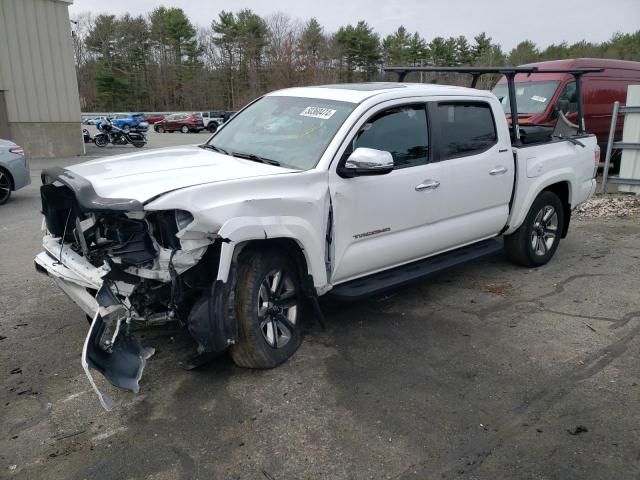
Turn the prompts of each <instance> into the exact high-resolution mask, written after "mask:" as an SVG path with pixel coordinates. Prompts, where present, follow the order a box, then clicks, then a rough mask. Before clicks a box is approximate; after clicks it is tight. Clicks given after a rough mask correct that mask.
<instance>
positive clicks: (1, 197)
mask: <svg viewBox="0 0 640 480" xmlns="http://www.w3.org/2000/svg"><path fill="white" fill-rule="evenodd" d="M11 190H13V179H12V178H11V175H10V174H9V172H7V171H6V170H5V169H4V168H0V205H4V204H5V203H7V202H8V201H9V199H10V198H11Z"/></svg>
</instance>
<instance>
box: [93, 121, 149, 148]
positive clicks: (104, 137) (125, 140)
mask: <svg viewBox="0 0 640 480" xmlns="http://www.w3.org/2000/svg"><path fill="white" fill-rule="evenodd" d="M97 127H98V130H99V131H100V133H98V134H97V135H96V136H95V137H93V142H94V143H95V144H96V145H97V146H98V147H106V146H107V145H108V144H109V143H111V144H113V145H127V144H129V143H130V144H131V145H133V146H134V147H136V148H142V147H144V146H145V145H146V143H147V137H146V136H145V135H144V133H140V132H131V131H130V132H125V131H124V130H122V129H120V128H118V127H116V126H115V125H113V124H112V123H111V122H109V121H105V122H102V123H100V124H99V125H97Z"/></svg>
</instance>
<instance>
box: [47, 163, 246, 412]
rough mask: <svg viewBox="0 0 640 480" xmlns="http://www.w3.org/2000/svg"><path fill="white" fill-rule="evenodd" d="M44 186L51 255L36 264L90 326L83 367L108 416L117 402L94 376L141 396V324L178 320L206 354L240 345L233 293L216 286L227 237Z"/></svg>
mask: <svg viewBox="0 0 640 480" xmlns="http://www.w3.org/2000/svg"><path fill="white" fill-rule="evenodd" d="M45 172H46V171H45ZM43 183H44V184H43V185H42V187H41V197H42V213H43V215H44V226H43V227H46V231H45V237H44V241H43V246H44V247H45V252H42V253H41V254H40V255H38V256H37V257H36V259H35V261H36V268H37V269H38V270H39V271H42V272H43V273H47V274H49V275H50V276H51V277H52V278H53V279H54V281H55V282H56V283H57V284H58V286H60V288H62V290H63V291H64V292H65V293H66V294H67V295H68V296H69V297H71V299H72V300H74V301H75V302H76V303H77V304H78V305H79V306H80V307H81V308H82V309H83V310H84V311H85V313H86V314H87V316H88V317H89V318H91V327H90V329H89V332H88V335H87V338H86V340H85V345H84V349H83V355H82V365H83V367H84V369H85V372H86V373H87V375H88V377H89V380H90V382H91V384H92V386H93V387H94V389H95V390H96V392H97V393H98V396H99V397H100V401H101V403H102V405H103V406H104V407H105V408H106V409H111V408H112V407H113V406H114V405H115V402H114V401H113V400H111V399H110V398H109V397H108V396H107V395H105V394H104V393H102V392H101V391H100V390H99V388H98V387H97V386H96V384H95V382H94V379H93V378H92V376H91V372H90V369H92V370H97V371H99V372H100V373H102V374H103V375H104V377H105V378H106V379H107V380H109V382H111V383H112V384H113V385H115V386H117V387H121V388H126V389H128V390H131V391H134V392H137V391H138V389H139V385H138V382H139V380H140V378H141V375H142V371H143V369H144V366H145V363H146V360H147V359H148V358H149V357H150V356H151V355H152V354H153V349H151V348H148V347H144V346H143V345H142V344H141V342H140V340H139V339H138V338H136V336H135V334H134V333H132V324H134V323H143V324H145V325H153V324H166V323H168V322H177V323H178V324H179V325H180V326H183V327H188V329H189V332H190V333H191V335H192V337H193V338H194V340H196V343H197V348H196V351H197V353H199V354H204V353H207V352H220V351H222V350H224V349H225V348H227V347H228V345H229V344H231V343H233V341H234V338H235V335H236V332H235V328H234V323H233V321H232V320H233V319H232V318H229V316H230V315H231V316H232V313H230V310H232V309H229V308H227V300H228V298H229V295H230V292H231V291H232V287H233V285H232V282H230V281H228V282H226V283H223V282H220V281H219V280H216V274H217V271H218V264H219V259H220V247H221V244H222V243H223V239H221V238H219V237H218V236H217V235H215V234H212V233H206V232H205V233H202V232H188V228H187V227H188V226H189V225H190V224H192V222H193V220H194V218H193V216H192V215H191V214H190V213H189V212H186V211H183V210H168V211H145V210H143V209H141V208H133V209H131V210H130V211H129V210H128V209H127V204H126V203H125V204H124V205H110V206H109V207H107V206H103V205H100V203H99V202H97V201H95V200H92V201H91V202H88V201H87V200H86V199H84V202H81V201H79V197H80V196H81V195H82V194H83V192H81V191H79V189H78V188H77V187H76V186H75V185H73V184H70V182H68V181H65V178H64V177H63V176H54V177H53V178H45V174H43ZM74 187H76V188H74ZM84 193H86V192H84ZM129 206H130V205H129ZM230 280H231V279H230Z"/></svg>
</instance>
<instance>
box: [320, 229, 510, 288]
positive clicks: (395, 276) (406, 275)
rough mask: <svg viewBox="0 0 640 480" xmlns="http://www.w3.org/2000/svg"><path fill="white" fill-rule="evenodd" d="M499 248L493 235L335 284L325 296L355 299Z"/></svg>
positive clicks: (493, 251) (500, 248) (482, 255)
mask: <svg viewBox="0 0 640 480" xmlns="http://www.w3.org/2000/svg"><path fill="white" fill-rule="evenodd" d="M500 250H502V243H501V242H498V241H497V240H495V239H489V240H483V241H482V242H478V243H474V244H472V245H467V246H466V247H461V248H458V249H456V250H452V251H450V252H445V253H441V254H440V255H436V256H435V257H429V258H425V259H424V260H418V261H417V262H413V263H409V264H407V265H402V266H401V267H396V268H392V269H390V270H385V271H384V272H379V273H374V274H373V275H371V276H368V277H364V278H358V279H356V280H351V281H350V282H346V283H342V284H340V285H337V286H335V287H334V288H333V289H332V290H331V291H330V292H329V293H328V296H330V297H331V298H335V299H336V300H356V299H358V298H361V297H365V296H368V295H373V294H376V293H381V292H383V291H385V290H389V289H391V288H396V287H399V286H401V285H405V284H407V283H411V282H414V281H416V280H419V279H421V278H424V277H426V276H429V275H432V274H434V273H437V272H440V271H442V270H445V269H447V268H450V267H454V266H456V265H460V264H461V263H465V262H468V261H470V260H474V259H476V258H480V257H484V256H485V255H490V254H492V253H496V252H498V251H500Z"/></svg>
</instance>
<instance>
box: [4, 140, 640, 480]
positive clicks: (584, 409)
mask: <svg viewBox="0 0 640 480" xmlns="http://www.w3.org/2000/svg"><path fill="white" fill-rule="evenodd" d="M206 137H207V135H206V134H201V135H182V134H179V133H175V134H172V135H169V134H165V135H163V136H159V135H157V134H154V133H151V134H150V145H154V146H158V145H160V144H161V143H162V142H167V143H171V142H174V143H175V142H183V141H184V142H186V143H195V142H198V141H203V140H204V139H206ZM170 138H173V139H174V140H171V139H170ZM96 150H97V149H95V147H94V148H93V149H91V150H90V151H89V153H91V154H95V151H96ZM114 151H118V152H126V151H131V152H133V151H134V150H133V148H125V147H122V148H109V149H106V151H105V152H104V153H112V152H114ZM56 163H62V164H69V163H74V161H72V160H61V161H59V162H56ZM44 164H45V162H42V161H40V162H33V163H32V169H33V171H32V174H33V180H34V184H33V185H31V186H30V187H29V188H27V189H25V190H22V191H20V192H17V193H16V195H15V197H14V198H13V199H12V201H11V202H10V203H9V204H7V205H5V206H3V207H0V218H1V219H2V221H1V222H0V242H1V244H2V246H3V248H2V249H0V265H1V267H0V292H2V293H1V298H2V309H1V310H0V367H1V372H2V386H1V388H0V408H1V410H0V411H1V416H0V478H29V479H31V478H47V479H54V478H65V479H84V478H121V479H133V478H136V479H142V478H148V479H174V478H184V479H192V478H201V479H263V480H264V479H275V480H284V479H321V478H322V479H347V478H348V479H369V478H373V479H413V478H415V479H427V478H429V479H432V478H434V479H441V478H449V479H451V478H465V479H467V478H468V479H471V478H473V479H492V480H493V479H503V478H504V479H506V478H509V479H511V478H513V479H562V480H570V479H580V480H584V479H613V478H615V479H631V478H639V477H640V414H639V407H640V404H639V401H640V370H639V369H638V365H639V361H640V335H639V333H640V295H639V292H640V275H639V274H638V272H639V271H640V223H639V218H640V217H638V216H637V215H630V216H628V217H626V218H582V219H578V220H576V221H575V223H574V224H573V225H572V228H571V231H570V235H569V237H568V238H567V239H566V240H564V241H563V242H562V243H561V245H560V248H559V250H558V252H557V254H556V256H555V258H554V259H553V261H552V262H551V263H550V264H549V265H547V266H545V267H543V268H539V269H534V270H526V269H522V268H518V267H515V266H513V265H511V264H509V263H508V262H507V261H506V260H505V259H504V258H503V257H502V256H499V255H498V256H494V257H490V258H486V259H484V260H481V261H477V262H475V263H472V264H469V265H466V266H463V267H460V268H456V269H453V270H450V271H447V272H445V273H442V274H440V275H438V276H436V277H434V278H432V279H430V280H427V281H423V282H421V283H418V284H415V285H413V286H411V287H407V288H404V289H401V290H399V291H395V292H392V293H390V294H388V295H385V296H381V297H377V298H373V299H371V300H369V301H363V302H359V303H355V304H351V305H347V306H344V307H341V308H337V309H335V308H334V309H333V310H332V311H331V313H329V314H328V316H327V317H328V318H327V323H328V325H327V330H326V331H323V330H322V329H320V327H319V326H318V325H317V323H314V322H313V318H312V317H311V318H309V323H308V325H307V333H306V340H305V342H304V343H303V345H302V347H301V349H300V350H299V352H298V353H297V354H296V355H295V356H294V357H293V358H292V359H291V360H290V361H289V362H287V363H286V364H285V365H283V366H281V367H280V368H277V369H275V370H269V371H250V370H243V369H240V368H238V367H235V366H234V365H233V363H232V362H231V360H230V359H229V358H228V357H226V356H225V357H222V358H221V359H219V360H217V361H215V362H214V363H213V364H211V365H209V366H207V367H205V368H202V369H200V370H197V371H191V372H188V371H184V370H183V369H182V368H181V362H182V361H183V358H184V354H185V352H186V351H187V348H188V347H189V346H190V341H189V338H188V337H187V336H186V334H184V333H183V332H180V331H175V330H172V329H170V328H164V329H161V330H147V331H145V332H142V333H143V334H144V336H145V342H146V344H148V345H150V346H153V347H155V348H156V354H155V356H153V357H152V358H151V359H150V360H149V363H148V366H147V369H146V370H145V374H144V376H143V378H142V382H141V392H140V393H139V394H138V395H134V394H130V393H127V392H122V391H115V392H113V391H111V392H112V393H113V395H114V396H115V397H116V398H117V399H119V400H121V401H122V405H121V407H120V408H118V409H117V410H115V411H113V412H105V411H103V410H102V408H101V407H100V404H99V403H98V400H97V398H96V396H95V395H94V393H93V392H92V391H91V388H90V386H89V383H88V381H87V379H86V377H85V375H84V373H83V371H82V368H81V366H80V352H81V348H82V344H83V340H84V337H85V334H86V330H87V322H86V320H85V318H84V315H83V314H82V313H81V312H80V310H79V309H77V308H76V307H75V306H74V305H72V303H71V301H70V300H68V299H67V298H66V297H65V296H64V294H63V293H61V292H60V291H59V290H58V289H57V288H56V287H54V286H53V284H52V282H51V281H50V280H49V279H48V278H46V277H45V276H43V275H40V274H38V273H36V272H35V271H34V268H33V260H32V259H33V256H34V255H35V254H36V253H37V252H38V251H39V250H40V247H39V243H40V237H41V234H40V231H39V228H40V223H41V219H40V215H39V213H38V211H39V198H38V188H37V179H38V175H39V169H40V168H42V166H43V165H44Z"/></svg>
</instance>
